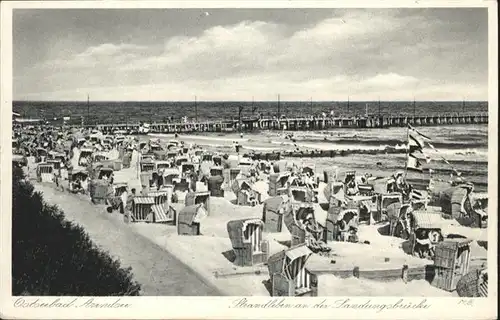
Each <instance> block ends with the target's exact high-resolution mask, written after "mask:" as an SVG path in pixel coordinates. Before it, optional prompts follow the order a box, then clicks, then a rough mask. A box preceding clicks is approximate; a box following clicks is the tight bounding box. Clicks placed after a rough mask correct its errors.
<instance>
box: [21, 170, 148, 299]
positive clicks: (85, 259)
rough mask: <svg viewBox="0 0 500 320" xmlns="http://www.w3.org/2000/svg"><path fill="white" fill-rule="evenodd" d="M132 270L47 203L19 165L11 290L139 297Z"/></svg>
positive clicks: (48, 293)
mask: <svg viewBox="0 0 500 320" xmlns="http://www.w3.org/2000/svg"><path fill="white" fill-rule="evenodd" d="M139 292H140V285H139V284H138V283H137V282H135V281H133V279H132V273H131V268H127V269H123V268H121V267H120V262H119V261H117V260H113V259H112V258H111V257H110V256H109V255H108V254H107V253H105V252H102V251H100V250H99V249H98V248H97V247H96V246H95V244H94V243H92V241H91V240H90V239H89V236H88V235H87V233H86V232H85V231H84V230H83V229H82V228H81V227H80V226H78V225H74V224H72V223H71V222H68V221H66V220H64V213H63V212H61V211H60V210H59V209H58V208H57V207H55V206H51V205H48V204H47V203H45V202H44V200H43V197H42V195H41V194H40V193H38V192H34V188H33V186H32V185H31V184H30V183H29V182H28V181H27V180H25V176H24V173H23V171H22V170H21V169H19V168H13V179H12V294H13V295H53V296H58V295H59V296H60V295H73V296H86V295H91V296H112V295H116V296H121V295H139Z"/></svg>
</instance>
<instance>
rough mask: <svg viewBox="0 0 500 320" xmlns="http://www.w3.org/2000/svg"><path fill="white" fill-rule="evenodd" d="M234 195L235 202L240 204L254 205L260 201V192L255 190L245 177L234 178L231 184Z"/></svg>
mask: <svg viewBox="0 0 500 320" xmlns="http://www.w3.org/2000/svg"><path fill="white" fill-rule="evenodd" d="M232 191H233V192H234V194H235V195H236V204H237V205H240V206H252V207H254V206H256V205H257V204H260V203H261V194H260V193H259V192H258V191H257V190H255V189H254V188H253V186H252V184H251V183H250V181H248V180H247V179H236V180H234V182H233V185H232Z"/></svg>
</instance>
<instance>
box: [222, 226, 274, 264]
mask: <svg viewBox="0 0 500 320" xmlns="http://www.w3.org/2000/svg"><path fill="white" fill-rule="evenodd" d="M263 228H264V223H263V222H262V220H260V219H240V220H231V221H229V222H228V223H227V232H228V234H229V239H230V240H231V244H232V247H233V251H234V253H235V256H236V258H235V260H234V264H235V265H237V266H241V267H249V266H254V265H257V264H262V263H265V262H267V258H268V251H269V243H268V241H266V240H263V238H262V232H263Z"/></svg>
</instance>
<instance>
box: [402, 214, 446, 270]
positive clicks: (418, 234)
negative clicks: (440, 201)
mask: <svg viewBox="0 0 500 320" xmlns="http://www.w3.org/2000/svg"><path fill="white" fill-rule="evenodd" d="M409 219H410V226H411V230H410V232H411V234H410V245H411V253H412V255H414V256H417V257H419V258H426V259H430V260H433V259H434V252H435V247H436V245H437V244H438V243H439V242H441V241H443V239H444V237H443V235H442V232H441V226H442V223H443V222H442V218H441V213H440V212H432V211H412V212H411V213H410V217H409Z"/></svg>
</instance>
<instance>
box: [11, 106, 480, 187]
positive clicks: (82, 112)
mask: <svg viewBox="0 0 500 320" xmlns="http://www.w3.org/2000/svg"><path fill="white" fill-rule="evenodd" d="M241 107H243V108H242V114H241V115H242V117H250V116H253V115H257V114H261V115H262V116H274V115H276V114H277V113H278V109H279V112H280V113H281V114H284V115H286V116H289V117H294V116H311V115H321V114H322V113H326V114H329V113H330V112H331V111H333V112H334V113H335V115H339V116H355V115H364V114H365V113H368V114H374V115H413V114H418V115H436V114H463V113H477V112H484V113H487V112H488V102H484V101H475V102H471V101H466V102H463V101H450V102H441V101H440V102H422V101H417V102H413V101H406V102H400V101H396V102H391V101H380V102H379V101H371V102H366V101H362V102H361V101H349V102H347V101H329V102H324V101H321V102H318V101H302V102H301V101H296V102H289V101H280V102H279V103H278V101H264V102H263V101H241V102H233V101H231V102H200V101H197V102H196V103H195V102H194V101H193V102H92V101H90V102H88V103H87V102H86V101H84V102H47V101H43V102H42V101H29V102H28V101H14V102H13V111H14V112H17V113H20V114H21V116H22V117H24V118H37V119H40V118H43V119H47V120H51V121H55V122H57V121H59V120H61V119H62V118H63V117H70V121H69V122H70V123H81V122H82V118H83V120H84V122H85V123H100V124H101V123H137V122H150V123H154V122H166V121H168V120H170V121H175V122H178V121H180V120H181V118H182V117H187V118H188V120H189V121H193V120H194V119H195V118H196V117H197V118H198V120H200V121H203V120H221V119H236V118H238V112H239V110H240V108H241ZM417 129H418V130H419V131H420V132H422V133H423V134H425V135H426V136H429V137H430V138H431V140H432V141H431V143H432V145H433V146H434V149H432V148H426V149H424V151H425V153H426V155H427V156H428V157H429V158H430V159H431V160H430V161H429V162H427V161H423V167H424V173H422V174H420V173H416V175H417V176H416V175H415V174H414V173H412V176H413V178H414V179H417V180H418V179H420V180H421V181H426V180H429V179H431V178H432V179H433V180H440V181H449V180H452V179H456V177H457V172H458V174H460V176H461V177H462V178H463V179H465V180H467V181H471V182H473V183H474V184H475V187H476V190H478V191H481V192H484V191H486V190H487V185H488V125H487V124H470V125H446V126H428V127H427V126H423V127H418V128H417ZM293 135H294V137H293V140H290V139H289V137H287V135H286V134H285V133H284V132H277V131H261V132H252V133H245V134H244V136H243V137H241V136H239V135H237V134H234V133H203V135H202V136H198V137H197V138H189V139H192V141H193V142H195V143H197V144H201V145H207V146H211V147H213V148H215V149H217V150H219V151H223V152H231V151H233V149H232V148H233V146H234V142H235V141H238V142H239V143H240V144H241V145H242V147H243V152H249V151H253V152H270V151H274V150H292V149H297V148H299V149H300V150H350V151H351V152H350V153H349V154H348V155H346V156H343V157H335V158H316V159H301V160H300V161H311V162H314V163H315V164H316V165H317V167H318V169H319V170H321V169H322V168H326V167H331V166H339V167H342V168H349V169H354V170H359V171H361V172H370V173H372V174H375V175H389V174H391V173H393V172H394V171H396V170H400V169H402V168H403V169H404V164H405V157H406V155H405V154H404V152H402V153H400V154H387V153H385V152H384V151H383V150H384V148H385V147H387V146H391V147H404V144H405V143H406V139H407V129H406V128H399V127H397V128H383V129H380V128H373V129H347V128H344V129H342V128H337V129H331V130H321V131H303V132H294V133H293ZM156 136H157V137H159V138H161V139H165V140H168V139H170V138H173V136H170V135H161V134H159V135H156ZM180 138H182V136H181V137H180ZM365 149H378V150H379V151H377V152H375V153H374V154H361V153H356V150H365ZM428 169H431V170H428ZM418 175H420V177H418Z"/></svg>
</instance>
